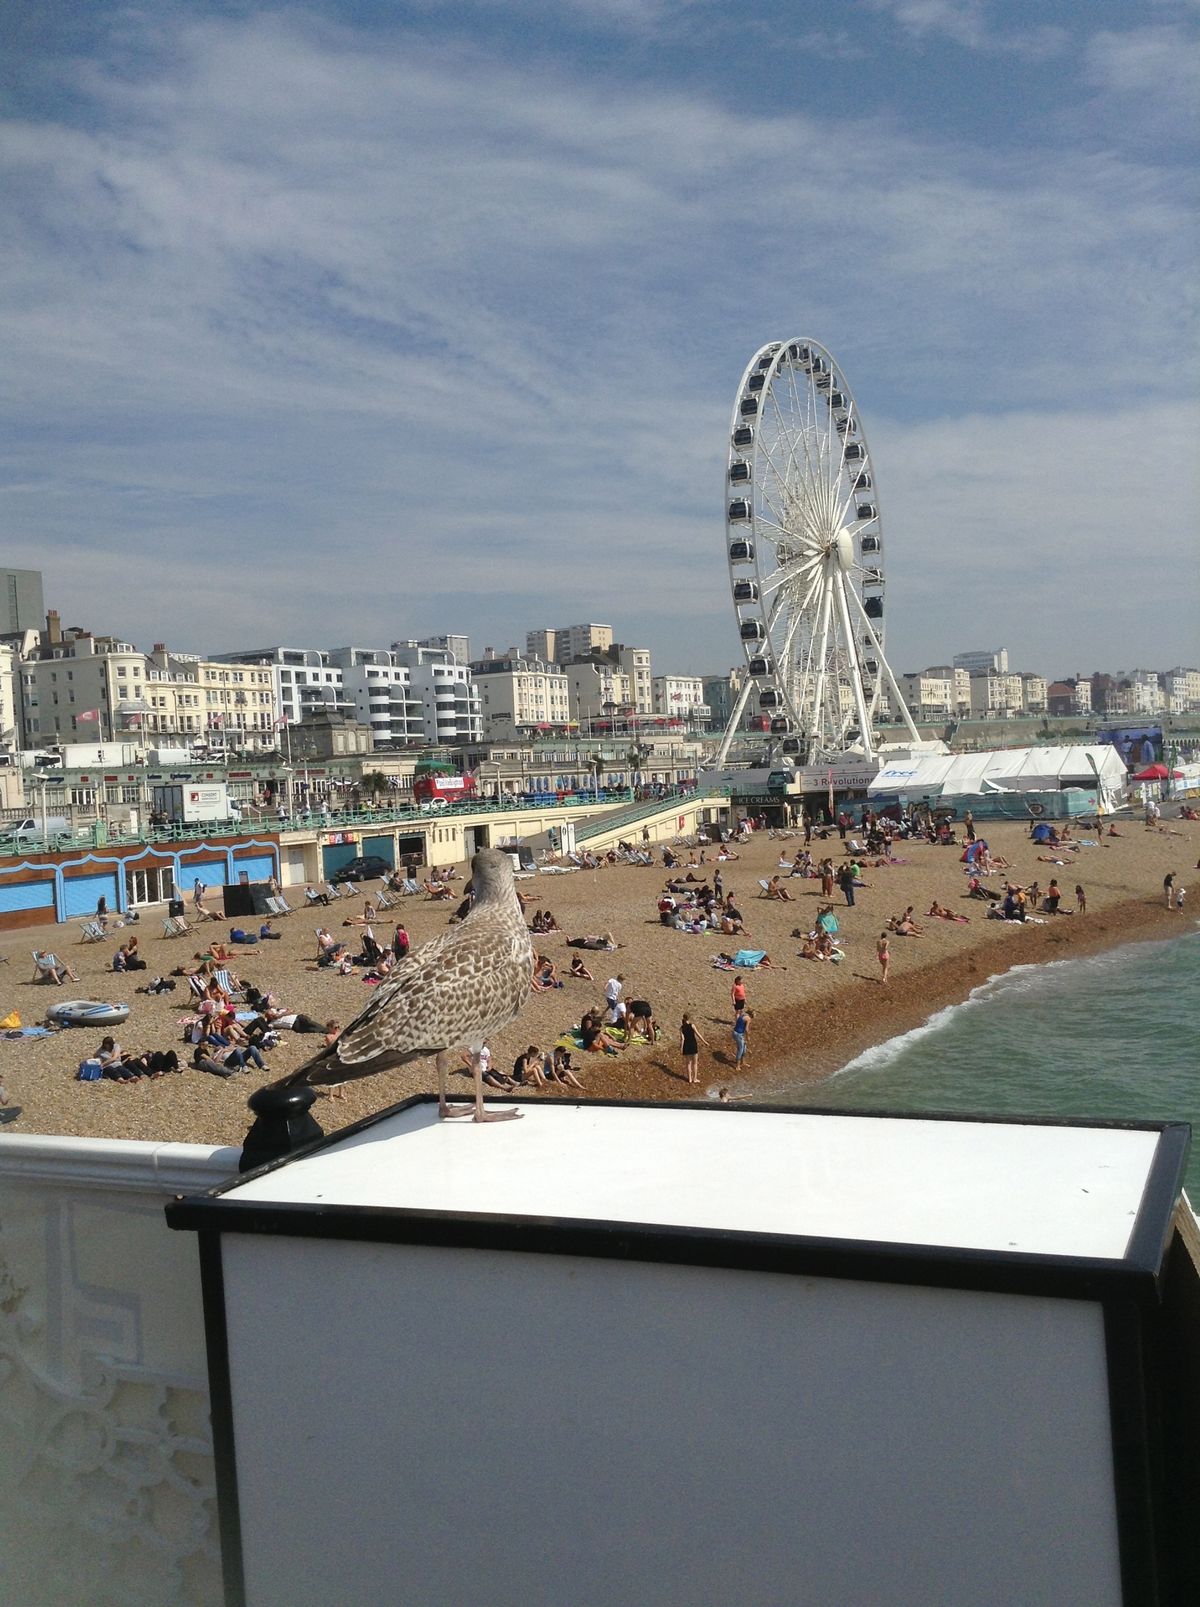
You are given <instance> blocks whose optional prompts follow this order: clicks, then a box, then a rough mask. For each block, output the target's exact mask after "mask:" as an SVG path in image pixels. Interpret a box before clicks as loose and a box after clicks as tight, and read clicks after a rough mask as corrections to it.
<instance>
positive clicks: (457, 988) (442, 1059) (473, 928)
mask: <svg viewBox="0 0 1200 1607" xmlns="http://www.w3.org/2000/svg"><path fill="white" fill-rule="evenodd" d="M471 886H472V891H473V894H474V903H473V904H472V906H471V909H470V911H469V912H468V914H467V916H466V917H465V919H464V920H463V921H462V922H461V923H460V924H459V925H458V926H452V927H451V928H450V930H449V931H448V932H445V933H444V934H443V935H442V936H441V937H437V938H434V939H433V941H432V942H431V943H425V944H423V945H422V946H421V947H420V948H419V949H416V950H414V952H413V953H411V954H408V955H406V956H405V958H404V959H403V960H401V961H400V962H399V964H398V965H397V966H396V968H395V970H394V971H393V972H392V974H391V975H390V976H389V977H388V979H387V981H386V982H383V983H381V984H380V986H379V987H378V988H377V989H376V990H375V993H374V996H373V997H372V999H371V1001H370V1003H369V1004H368V1005H367V1007H366V1009H365V1010H360V1011H359V1013H358V1015H356V1016H355V1018H354V1020H353V1021H351V1022H350V1024H349V1025H348V1026H347V1027H346V1028H345V1030H344V1031H343V1032H342V1033H341V1035H340V1037H339V1038H338V1039H337V1041H336V1043H334V1044H332V1045H331V1046H330V1047H329V1048H328V1049H325V1050H323V1051H322V1053H321V1054H319V1055H317V1056H316V1058H315V1059H313V1060H310V1061H309V1062H308V1064H307V1065H305V1066H301V1068H300V1069H299V1071H295V1072H293V1073H292V1074H291V1075H290V1076H288V1077H285V1078H283V1079H282V1082H281V1085H280V1086H282V1087H287V1086H290V1085H292V1084H295V1083H303V1082H307V1083H313V1084H326V1083H343V1082H350V1081H352V1080H353V1079H355V1078H358V1077H370V1076H372V1075H373V1074H374V1073H375V1072H377V1071H389V1070H392V1069H394V1068H395V1067H397V1066H403V1065H406V1064H407V1063H408V1062H409V1061H412V1060H422V1059H425V1058H426V1057H427V1056H429V1055H436V1056H437V1059H438V1079H439V1089H440V1094H441V1110H442V1114H443V1115H467V1114H469V1113H470V1107H458V1108H456V1107H451V1106H449V1105H447V1103H446V1071H447V1069H448V1059H447V1057H448V1055H449V1053H450V1052H451V1051H452V1050H455V1049H467V1050H469V1051H470V1053H471V1057H472V1061H473V1064H474V1070H475V1115H476V1119H477V1120H486V1119H488V1115H485V1112H484V1106H483V1086H482V1080H481V1077H480V1065H479V1051H480V1050H481V1049H482V1047H483V1045H484V1043H485V1042H486V1041H487V1039H488V1037H489V1036H490V1034H492V1033H494V1032H499V1031H500V1029H501V1028H502V1027H506V1026H507V1025H508V1023H509V1022H510V1021H512V1020H513V1018H514V1017H515V1016H516V1014H517V1012H518V1011H519V1010H520V1008H521V1006H522V1005H523V1004H524V1003H525V1000H526V999H527V998H528V997H529V990H530V984H531V982H532V979H533V945H532V943H531V942H530V940H529V929H528V927H527V926H526V925H525V917H524V915H523V914H522V911H521V905H520V902H519V900H518V899H517V890H516V885H515V883H514V881H513V867H512V860H511V859H510V857H509V856H508V855H507V854H503V853H500V852H498V851H497V850H496V849H494V848H483V849H480V851H479V852H478V853H477V854H476V855H475V857H474V859H473V860H472V861H471ZM488 1114H489V1115H494V1114H498V1113H488ZM505 1114H513V1115H515V1114H516V1112H506V1113H505Z"/></svg>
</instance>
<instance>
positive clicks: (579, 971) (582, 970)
mask: <svg viewBox="0 0 1200 1607" xmlns="http://www.w3.org/2000/svg"><path fill="white" fill-rule="evenodd" d="M569 974H570V975H571V976H573V977H578V978H579V979H580V981H582V982H594V981H595V978H594V977H593V976H592V973H591V972H590V971H589V970H588V968H587V966H586V965H584V963H583V960H582V959H581V957H580V956H579V955H578V954H572V956H571V970H570V973H569Z"/></svg>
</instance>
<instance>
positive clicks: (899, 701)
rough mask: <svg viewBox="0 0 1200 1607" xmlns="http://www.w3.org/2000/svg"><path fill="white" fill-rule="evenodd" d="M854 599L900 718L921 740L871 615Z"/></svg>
mask: <svg viewBox="0 0 1200 1607" xmlns="http://www.w3.org/2000/svg"><path fill="white" fill-rule="evenodd" d="M854 601H855V602H856V603H857V604H858V611H859V613H860V614H861V615H862V621H863V624H864V625H865V626H866V628H867V635H868V636H869V637H870V638H871V646H872V647H873V648H874V649H875V651H876V653H877V654H878V656H879V665H880V668H881V669H882V670H883V678H884V680H885V681H886V682H887V684H888V688H889V690H890V691H891V694H892V704H893V707H894V708H896V709H897V710H898V711H899V714H900V718H901V720H903V722H904V726H905V729H906V730H907V732H908V734H909V736H910V737H911V738H912V739H913V741H914V742H920V741H921V740H922V738H921V733H920V732H919V731H918V730H917V728H916V726H915V724H914V723H913V717H912V715H911V714H910V713H909V711H908V704H907V703H906V702H905V701H904V696H903V694H902V693H901V691H900V688H899V686H897V684H896V677H895V676H894V675H893V674H892V666H891V665H890V664H889V663H888V661H887V655H886V654H885V653H884V651H883V648H882V647H881V645H880V642H879V638H878V636H876V634H875V627H874V626H873V625H872V624H871V616H870V615H869V614H868V613H867V611H866V609H865V608H864V607H863V606H862V604H861V603H860V602H859V600H858V598H857V597H855V599H854Z"/></svg>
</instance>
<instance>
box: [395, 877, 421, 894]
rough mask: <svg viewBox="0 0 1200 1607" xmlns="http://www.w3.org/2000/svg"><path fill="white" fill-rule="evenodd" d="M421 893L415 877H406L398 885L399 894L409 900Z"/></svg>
mask: <svg viewBox="0 0 1200 1607" xmlns="http://www.w3.org/2000/svg"><path fill="white" fill-rule="evenodd" d="M420 891H421V884H420V882H418V881H417V879H416V877H415V876H406V877H405V878H404V880H403V881H402V882H401V883H400V892H401V894H402V895H403V897H405V898H411V897H412V895H413V894H414V893H419V892H420Z"/></svg>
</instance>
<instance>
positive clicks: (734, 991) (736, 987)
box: [729, 976, 746, 1011]
mask: <svg viewBox="0 0 1200 1607" xmlns="http://www.w3.org/2000/svg"><path fill="white" fill-rule="evenodd" d="M729 998H730V1001H731V1002H732V1004H733V1008H734V1010H735V1011H737V1010H744V1009H745V1008H746V984H745V982H744V981H743V980H742V978H741V977H740V976H735V977H734V979H733V986H732V987H731V988H730V990H729Z"/></svg>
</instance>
